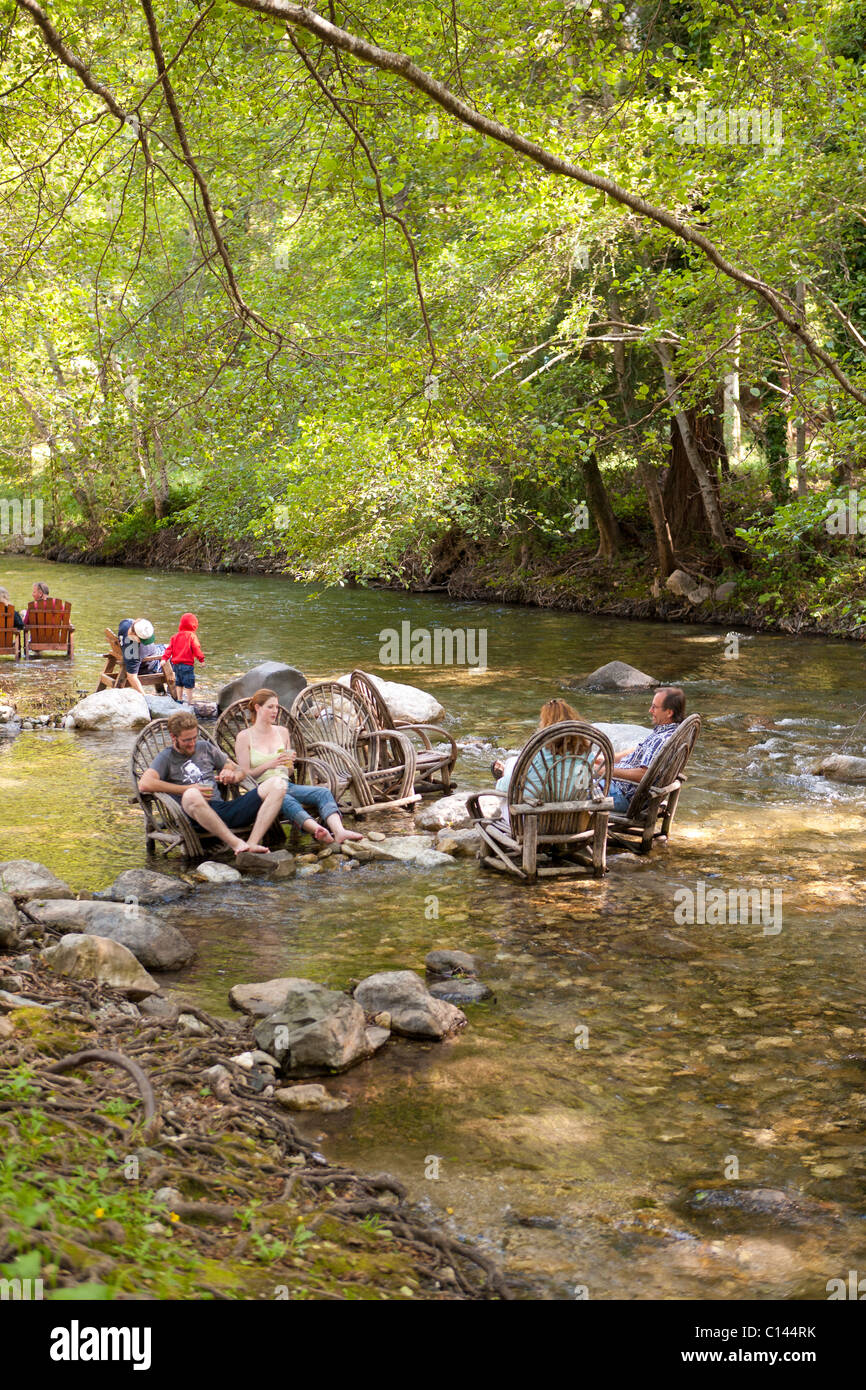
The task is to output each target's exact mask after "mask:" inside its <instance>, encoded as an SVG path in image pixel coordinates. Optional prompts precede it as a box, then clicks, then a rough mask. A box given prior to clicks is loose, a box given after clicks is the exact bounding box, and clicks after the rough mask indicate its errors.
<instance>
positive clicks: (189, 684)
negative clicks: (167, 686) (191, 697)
mask: <svg viewBox="0 0 866 1390" xmlns="http://www.w3.org/2000/svg"><path fill="white" fill-rule="evenodd" d="M172 666H173V668H174V679H175V684H176V685H177V688H178V690H195V667H194V666H193V665H189V666H188V665H187V664H186V662H184V661H173V662H172Z"/></svg>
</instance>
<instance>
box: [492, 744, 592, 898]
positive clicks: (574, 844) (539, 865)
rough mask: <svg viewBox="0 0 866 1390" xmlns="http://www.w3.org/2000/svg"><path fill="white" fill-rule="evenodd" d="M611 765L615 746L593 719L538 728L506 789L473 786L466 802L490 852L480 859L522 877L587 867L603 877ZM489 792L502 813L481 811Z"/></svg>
mask: <svg viewBox="0 0 866 1390" xmlns="http://www.w3.org/2000/svg"><path fill="white" fill-rule="evenodd" d="M596 759H600V762H599V763H598V765H597V764H596ZM612 771H613V746H612V744H611V742H610V739H609V738H608V737H607V735H606V734H603V733H602V732H601V730H600V729H596V728H594V727H593V725H592V724H587V723H585V721H584V720H582V719H565V720H562V721H561V722H560V723H559V724H550V725H549V726H548V727H547V728H546V729H539V730H538V731H537V732H536V733H534V734H533V735H532V738H531V739H530V740H529V742H528V743H527V744H526V745H525V746H524V747H523V748H522V749H521V751H520V754H519V756H518V759H517V762H516V764H515V766H514V770H513V772H512V774H511V780H510V782H509V784H508V790H507V792H497V791H483V792H475V793H474V794H473V795H472V796H470V797H469V799H468V801H467V803H466V804H467V809H468V811H469V814H470V815H471V817H472V820H473V822H474V823H475V825H477V826H478V829H479V830H480V831H481V835H482V838H483V840H484V845H485V848H486V849H487V851H488V853H487V854H486V855H485V856H484V857H483V859H482V863H483V864H486V865H487V867H488V868H491V869H499V870H501V871H502V872H505V873H510V874H514V875H515V877H517V878H520V879H524V880H531V879H535V878H554V877H559V876H562V875H567V874H582V873H583V874H585V873H586V871H587V869H589V870H591V871H592V873H593V874H594V875H595V876H596V877H600V876H601V875H602V874H604V873H605V872H606V868H607V865H606V854H605V849H606V844H607V826H608V817H609V815H610V812H611V811H612V809H613V800H612V798H611V797H610V796H609V795H608V791H609V788H610V779H611V774H612ZM487 797H498V798H499V800H500V802H501V803H502V804H503V807H504V808H505V809H506V810H507V818H506V817H505V816H503V815H502V814H501V813H500V815H499V816H497V817H495V818H494V817H493V816H491V815H488V814H485V812H484V810H483V808H482V806H481V802H482V800H483V799H485V798H487ZM542 859H543V860H544V862H541V861H542Z"/></svg>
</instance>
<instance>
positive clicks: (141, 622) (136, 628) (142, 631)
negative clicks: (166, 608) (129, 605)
mask: <svg viewBox="0 0 866 1390" xmlns="http://www.w3.org/2000/svg"><path fill="white" fill-rule="evenodd" d="M132 630H133V632H134V633H135V635H136V637H137V638H138V640H139V642H149V641H150V640H151V638H152V637H153V623H149V622H148V621H147V618H136V620H135V622H134V623H133V624H132Z"/></svg>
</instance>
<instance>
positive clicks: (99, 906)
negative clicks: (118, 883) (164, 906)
mask: <svg viewBox="0 0 866 1390" xmlns="http://www.w3.org/2000/svg"><path fill="white" fill-rule="evenodd" d="M30 911H31V912H32V913H33V915H34V917H36V919H37V920H38V921H39V922H42V923H43V925H44V926H46V927H53V928H54V929H55V930H56V931H59V932H63V933H66V932H75V933H79V934H81V935H84V936H104V937H108V938H109V939H110V940H112V941H118V942H120V944H121V946H125V947H126V948H127V950H129V951H131V952H132V954H133V955H134V956H135V957H136V959H137V960H140V961H141V963H142V965H144V966H145V967H146V968H147V969H148V970H178V969H179V968H180V967H181V966H182V965H186V964H187V963H188V962H189V961H191V960H192V958H193V956H194V955H195V949H194V947H193V946H192V944H191V943H190V942H189V941H187V939H186V937H185V936H183V935H182V934H181V933H180V932H179V931H178V930H177V928H176V927H172V926H170V925H169V923H168V922H163V920H162V918H160V917H157V916H156V915H155V914H154V913H152V912H148V911H147V910H146V908H143V907H139V906H138V905H137V904H136V903H128V904H127V903H114V902H80V901H78V900H77V899H72V900H71V901H67V902H51V901H48V900H45V901H40V900H39V899H38V898H37V899H34V900H33V901H31V904H30Z"/></svg>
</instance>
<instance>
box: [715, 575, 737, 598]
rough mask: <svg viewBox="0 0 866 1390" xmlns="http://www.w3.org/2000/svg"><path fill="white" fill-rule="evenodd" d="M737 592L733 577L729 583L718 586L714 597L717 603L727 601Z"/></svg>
mask: <svg viewBox="0 0 866 1390" xmlns="http://www.w3.org/2000/svg"><path fill="white" fill-rule="evenodd" d="M736 592H737V585H736V581H735V580H733V579H729V580H728V582H727V584H718V585H717V586H716V589H715V592H714V593H713V598H714V599H715V601H716V603H726V602H727V600H728V599H729V598H733V597H734V594H735V593H736Z"/></svg>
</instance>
